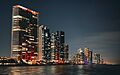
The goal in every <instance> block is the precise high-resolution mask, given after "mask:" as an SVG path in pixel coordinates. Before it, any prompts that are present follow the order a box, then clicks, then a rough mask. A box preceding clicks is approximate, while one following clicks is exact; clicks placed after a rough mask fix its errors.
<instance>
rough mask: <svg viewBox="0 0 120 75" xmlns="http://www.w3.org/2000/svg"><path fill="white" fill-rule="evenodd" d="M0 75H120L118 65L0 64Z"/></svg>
mask: <svg viewBox="0 0 120 75" xmlns="http://www.w3.org/2000/svg"><path fill="white" fill-rule="evenodd" d="M0 75H120V65H48V66H0Z"/></svg>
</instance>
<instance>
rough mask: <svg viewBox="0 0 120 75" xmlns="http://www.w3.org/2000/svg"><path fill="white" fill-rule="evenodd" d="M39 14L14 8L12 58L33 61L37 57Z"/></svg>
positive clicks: (26, 9)
mask: <svg viewBox="0 0 120 75" xmlns="http://www.w3.org/2000/svg"><path fill="white" fill-rule="evenodd" d="M37 24H38V12H35V11H32V10H30V9H28V8H25V7H23V6H20V5H16V6H13V12H12V38H11V57H17V58H18V59H26V60H32V58H33V57H35V56H37V46H38V45H37Z"/></svg>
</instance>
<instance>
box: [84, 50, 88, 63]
mask: <svg viewBox="0 0 120 75" xmlns="http://www.w3.org/2000/svg"><path fill="white" fill-rule="evenodd" d="M88 59H89V48H84V63H85V64H88V63H89V62H88Z"/></svg>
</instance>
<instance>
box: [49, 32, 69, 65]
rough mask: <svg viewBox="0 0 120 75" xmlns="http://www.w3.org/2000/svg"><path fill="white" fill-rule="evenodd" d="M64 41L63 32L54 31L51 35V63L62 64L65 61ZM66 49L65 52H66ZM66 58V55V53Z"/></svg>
mask: <svg viewBox="0 0 120 75" xmlns="http://www.w3.org/2000/svg"><path fill="white" fill-rule="evenodd" d="M64 42H65V39H64V32H63V31H56V32H55V33H52V34H51V61H52V62H55V63H64V61H65V58H64V57H65V55H64V54H65V53H64V50H65V43H64ZM67 50H68V49H67V47H66V52H67ZM66 58H67V53H66Z"/></svg>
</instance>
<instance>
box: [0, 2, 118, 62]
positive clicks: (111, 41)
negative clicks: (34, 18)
mask: <svg viewBox="0 0 120 75" xmlns="http://www.w3.org/2000/svg"><path fill="white" fill-rule="evenodd" d="M18 4H19V5H22V6H24V7H27V8H30V9H32V10H35V11H38V12H40V15H39V24H44V25H46V26H48V28H49V29H50V30H51V32H55V31H57V30H59V31H60V30H62V31H64V32H65V39H66V43H67V44H69V52H70V55H73V53H75V52H76V51H77V50H78V49H79V48H84V47H88V48H90V49H91V50H92V51H94V52H96V53H100V54H101V56H102V58H103V59H105V61H106V62H110V63H119V64H120V58H119V57H120V56H119V53H120V1H119V0H0V56H9V55H10V40H11V27H12V6H14V5H18Z"/></svg>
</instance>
